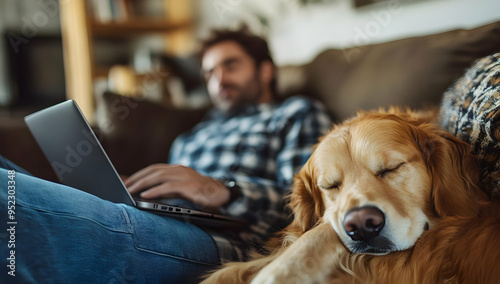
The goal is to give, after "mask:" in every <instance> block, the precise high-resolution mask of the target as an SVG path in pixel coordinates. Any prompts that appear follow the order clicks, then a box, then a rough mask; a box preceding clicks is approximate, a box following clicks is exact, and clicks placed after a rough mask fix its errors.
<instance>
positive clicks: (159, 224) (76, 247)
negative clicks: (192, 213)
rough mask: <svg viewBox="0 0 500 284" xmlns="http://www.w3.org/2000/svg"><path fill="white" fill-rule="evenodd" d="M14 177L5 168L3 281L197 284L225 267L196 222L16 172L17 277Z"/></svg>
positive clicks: (0, 239)
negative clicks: (11, 215) (11, 205)
mask: <svg viewBox="0 0 500 284" xmlns="http://www.w3.org/2000/svg"><path fill="white" fill-rule="evenodd" d="M0 163H1V164H2V165H3V166H6V165H9V162H8V161H6V160H5V158H3V157H1V156H0ZM10 168H12V167H10ZM10 168H9V169H10ZM9 180H10V179H9V178H8V171H7V170H5V169H0V189H1V191H0V216H1V217H0V222H1V223H0V229H1V231H0V283H196V282H199V277H200V276H201V275H202V274H203V273H206V272H207V271H209V270H211V269H213V268H215V267H216V265H218V264H219V256H218V252H217V247H216V246H215V243H214V240H213V239H212V238H211V237H210V235H208V234H207V233H206V232H205V231H203V230H202V229H200V228H198V227H196V226H194V225H192V224H188V223H184V222H182V221H178V220H175V219H172V218H169V217H165V216H159V215H155V214H151V213H148V212H145V211H141V210H137V209H136V208H133V207H130V206H127V205H123V204H114V203H111V202H108V201H105V200H102V199H99V198H97V197H95V196H93V195H90V194H87V193H85V192H82V191H80V190H76V189H73V188H70V187H67V186H63V185H60V184H56V183H52V182H48V181H45V180H41V179H38V178H36V177H32V176H30V175H26V174H23V173H21V172H16V175H15V179H14V180H15V187H16V189H15V201H16V204H15V221H16V222H17V224H15V225H14V226H15V248H14V249H15V265H16V271H15V275H16V276H15V277H12V276H10V275H8V274H7V272H8V271H10V269H9V268H8V265H9V262H10V261H9V260H7V258H9V257H10V250H11V248H8V245H9V243H8V241H9V240H10V239H11V237H10V231H8V230H7V229H9V228H11V226H12V225H10V224H7V222H8V221H9V220H8V219H7V217H8V214H7V203H8V191H7V184H8V181H9Z"/></svg>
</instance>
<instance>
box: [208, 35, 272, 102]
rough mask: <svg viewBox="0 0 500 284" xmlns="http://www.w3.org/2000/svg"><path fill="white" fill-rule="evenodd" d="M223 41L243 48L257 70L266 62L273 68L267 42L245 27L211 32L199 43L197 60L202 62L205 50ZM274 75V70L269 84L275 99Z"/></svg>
mask: <svg viewBox="0 0 500 284" xmlns="http://www.w3.org/2000/svg"><path fill="white" fill-rule="evenodd" d="M225 41H234V42H236V43H237V44H238V45H240V46H241V48H243V50H244V51H245V52H246V53H247V54H248V55H249V56H250V57H251V58H252V59H253V60H254V62H255V66H256V67H257V68H258V67H260V65H261V64H262V62H264V61H266V60H267V61H269V62H271V64H272V65H273V66H275V65H274V61H273V59H272V57H271V52H270V51H269V47H268V45H267V41H266V40H265V39H264V38H262V37H260V36H257V35H255V34H252V33H251V32H250V30H249V29H248V27H246V26H241V27H240V28H239V29H237V30H230V29H216V30H212V32H211V34H210V36H209V37H208V38H206V39H205V40H203V41H202V42H201V46H200V49H199V51H198V57H199V59H200V60H202V59H203V56H204V55H205V53H206V52H207V50H208V49H210V48H211V47H212V46H214V45H216V44H219V43H221V42H225ZM276 75H277V74H276V70H274V72H273V79H272V80H271V83H270V88H271V93H272V95H273V97H274V98H275V99H276V98H277V85H276V84H277V82H276V77H277V76H276Z"/></svg>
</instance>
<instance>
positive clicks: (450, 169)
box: [415, 125, 487, 217]
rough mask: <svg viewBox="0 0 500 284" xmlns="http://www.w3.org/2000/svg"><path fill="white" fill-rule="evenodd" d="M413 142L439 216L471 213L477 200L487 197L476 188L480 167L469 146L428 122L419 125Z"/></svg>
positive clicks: (473, 211) (474, 209)
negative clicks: (428, 179) (424, 170)
mask: <svg viewBox="0 0 500 284" xmlns="http://www.w3.org/2000/svg"><path fill="white" fill-rule="evenodd" d="M419 128H420V130H424V131H423V132H421V131H419V134H417V135H416V136H417V137H416V139H415V141H416V142H417V146H418V147H419V149H420V151H421V153H422V158H423V159H424V161H425V163H426V165H427V169H428V171H429V173H430V175H431V177H432V196H431V198H432V201H433V205H434V210H435V211H436V213H437V214H438V215H439V216H464V217H466V216H471V215H474V214H476V213H477V210H478V201H484V200H486V199H487V197H486V195H485V194H484V193H483V192H482V191H481V190H480V189H479V187H478V183H479V167H478V165H477V162H476V160H475V158H474V157H473V156H472V155H471V154H470V146H469V145H468V144H466V143H465V142H462V141H460V140H459V139H457V138H455V137H454V136H453V135H451V134H449V133H447V132H446V131H444V130H441V129H437V128H436V127H434V126H431V125H424V126H421V127H419Z"/></svg>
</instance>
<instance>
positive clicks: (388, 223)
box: [290, 110, 484, 254]
mask: <svg viewBox="0 0 500 284" xmlns="http://www.w3.org/2000/svg"><path fill="white" fill-rule="evenodd" d="M392 112H393V113H381V112H377V113H375V112H373V113H362V114H358V117H356V118H354V119H351V120H349V121H347V122H345V123H344V124H342V125H338V126H336V127H334V128H333V129H332V131H331V132H330V133H329V134H328V135H326V136H325V137H323V138H322V139H321V142H320V143H319V144H318V145H317V147H316V149H315V151H314V153H313V155H312V156H311V158H310V159H309V161H308V162H307V163H306V165H305V166H304V167H303V168H302V170H301V171H300V172H299V173H298V174H297V175H296V176H295V179H294V185H293V189H292V195H291V202H290V206H291V208H292V211H293V212H294V222H293V223H292V227H294V228H295V230H299V231H303V232H305V231H307V230H310V229H311V228H313V227H314V226H315V225H316V224H318V223H320V222H328V223H330V224H331V225H332V227H333V228H334V230H335V231H336V233H337V235H338V236H339V238H340V239H341V241H342V242H343V244H344V245H345V246H346V247H347V248H348V249H349V250H350V251H351V252H354V253H367V254H385V253H389V252H391V251H397V250H404V249H407V248H409V247H411V246H413V245H414V244H415V242H416V241H417V239H418V238H419V237H420V236H421V235H422V234H423V233H424V232H425V231H426V230H428V229H429V228H432V227H433V226H434V225H435V224H436V222H438V221H439V219H440V218H442V217H444V216H451V215H453V216H464V217H465V216H470V215H472V214H475V212H476V210H477V205H476V204H477V199H481V198H484V195H481V193H480V192H479V190H478V188H477V187H476V184H477V179H478V169H477V166H476V164H475V161H474V160H473V158H472V156H471V155H470V154H469V146H468V145H467V144H465V143H463V142H461V141H459V140H458V139H456V138H454V137H453V136H452V135H450V134H448V133H446V132H445V131H443V130H441V129H439V128H438V127H437V126H435V125H433V124H429V123H426V122H424V121H421V120H419V119H418V118H416V117H415V116H414V115H412V114H409V113H403V112H401V113H400V112H399V110H392Z"/></svg>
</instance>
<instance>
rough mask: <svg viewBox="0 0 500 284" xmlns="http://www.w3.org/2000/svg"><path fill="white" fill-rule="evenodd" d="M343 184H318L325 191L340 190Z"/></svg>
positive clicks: (336, 182) (338, 182) (337, 182)
mask: <svg viewBox="0 0 500 284" xmlns="http://www.w3.org/2000/svg"><path fill="white" fill-rule="evenodd" d="M341 185H342V183H341V182H340V181H335V182H333V183H329V184H318V186H319V187H320V188H322V189H324V190H332V189H339V188H340V186H341Z"/></svg>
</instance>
